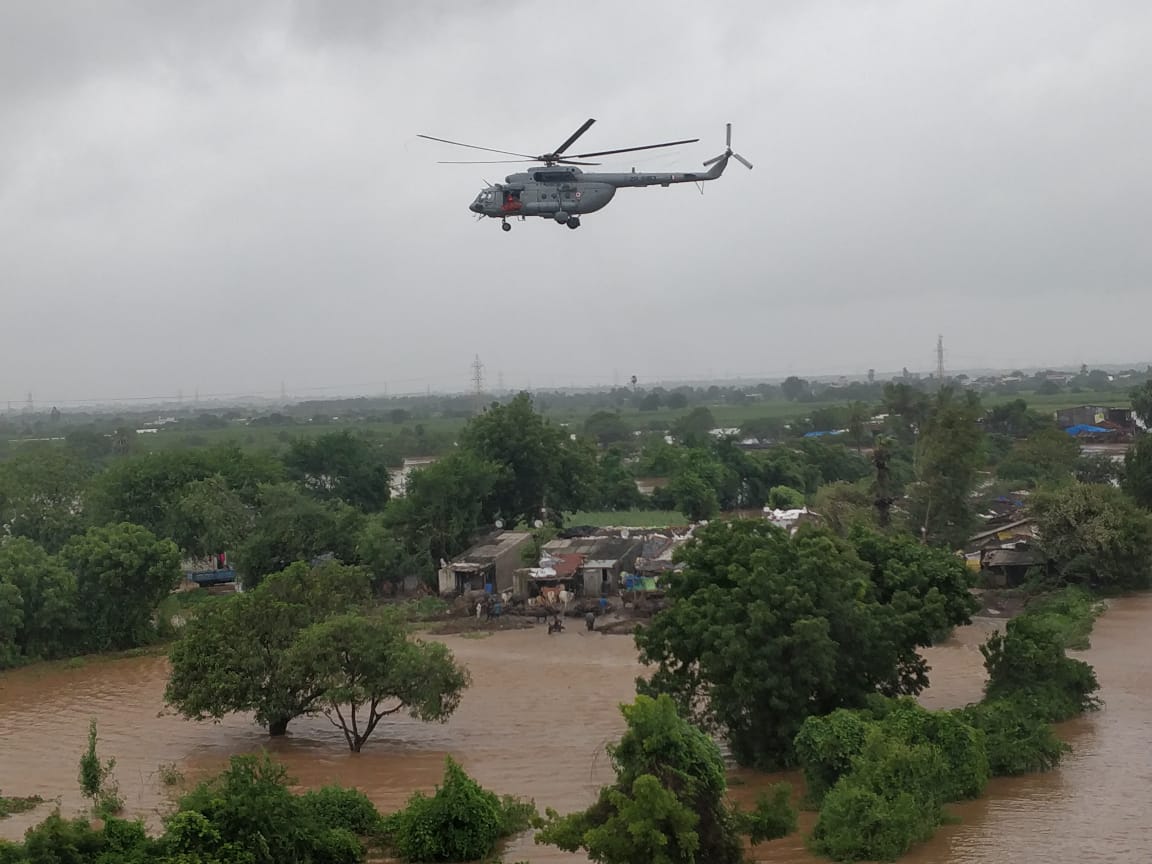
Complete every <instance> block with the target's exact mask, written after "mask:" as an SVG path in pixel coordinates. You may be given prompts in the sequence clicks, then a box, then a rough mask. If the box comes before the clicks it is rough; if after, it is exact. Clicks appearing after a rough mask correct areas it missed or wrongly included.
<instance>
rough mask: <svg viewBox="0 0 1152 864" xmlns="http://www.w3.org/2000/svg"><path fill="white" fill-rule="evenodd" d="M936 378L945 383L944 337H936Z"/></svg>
mask: <svg viewBox="0 0 1152 864" xmlns="http://www.w3.org/2000/svg"><path fill="white" fill-rule="evenodd" d="M936 380H937V381H939V382H940V383H941V384H943V383H944V337H943V336H937V337H936Z"/></svg>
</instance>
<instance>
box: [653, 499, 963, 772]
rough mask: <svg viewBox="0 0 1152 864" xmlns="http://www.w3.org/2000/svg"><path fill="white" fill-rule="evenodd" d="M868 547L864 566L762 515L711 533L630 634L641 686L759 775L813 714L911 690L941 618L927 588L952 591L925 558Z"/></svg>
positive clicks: (830, 542) (784, 759) (819, 534)
mask: <svg viewBox="0 0 1152 864" xmlns="http://www.w3.org/2000/svg"><path fill="white" fill-rule="evenodd" d="M874 542H875V544H876V546H877V548H878V550H879V551H877V552H876V553H875V554H872V553H869V554H870V555H871V557H872V559H874V562H875V563H872V562H871V561H869V560H864V559H862V558H861V557H860V556H859V555H858V554H857V553H856V550H855V548H854V547H853V546H852V545H851V544H850V543H848V542H847V541H845V540H842V539H839V538H837V537H835V536H834V535H832V534H831V533H830V532H827V531H826V530H822V529H821V530H813V529H801V530H800V531H798V532H797V533H796V534H795V535H794V536H791V537H790V536H789V534H788V533H787V532H785V531H783V530H781V529H778V528H775V527H773V526H772V525H770V524H768V523H766V522H763V521H760V520H738V521H731V522H724V523H716V524H712V525H708V526H707V527H705V528H704V529H702V530H700V531H699V532H697V534H696V537H695V539H694V540H693V541H692V542H690V543H689V544H687V545H686V546H685V547H684V549H683V551H682V552H681V553H680V555H681V560H682V561H683V563H684V565H685V569H684V571H683V573H682V574H680V575H679V576H678V578H677V579H676V580H675V581H674V582H673V583H672V585H671V587H670V589H669V592H668V596H669V600H670V603H669V606H668V608H666V609H665V610H663V611H662V612H660V613H659V614H657V615H656V617H655V618H654V619H653V620H652V623H651V624H650V625H649V626H648V627H646V628H644V629H643V630H641V631H640V632H639V633H638V634H637V636H636V642H637V645H638V646H639V648H640V657H641V660H642V661H643V662H644V663H647V664H652V665H655V666H656V670H655V673H654V674H653V676H652V678H651V680H650V681H649V682H644V681H640V682H638V686H639V687H640V688H641V690H642V692H665V693H668V694H670V695H671V696H673V697H674V698H675V699H676V700H677V702H678V703H679V704H680V705H681V707H682V709H683V710H685V711H688V712H690V713H691V716H693V717H695V718H696V719H697V721H698V722H700V723H701V724H703V725H704V726H705V727H706V728H708V729H711V730H714V731H717V732H718V733H720V734H722V735H724V736H725V738H726V739H727V740H728V743H729V744H730V746H731V748H732V752H733V755H734V756H735V757H736V758H737V759H738V760H739V761H740V762H741V763H743V764H748V765H757V766H762V767H769V766H779V765H782V764H789V763H790V762H791V761H792V758H793V755H792V740H793V738H794V737H795V734H796V732H797V730H798V729H799V727H800V724H801V723H803V721H804V719H805V718H806V717H807V716H809V715H810V714H824V713H827V712H828V711H832V710H834V709H836V708H840V707H853V706H858V705H860V704H863V701H864V699H865V698H866V697H867V696H868V694H870V693H874V692H876V691H877V690H879V691H881V692H883V693H886V694H893V695H895V694H915V693H917V692H919V690H920V689H921V688H922V687H923V686H924V684H925V675H924V671H925V670H924V667H923V664H922V662H920V661H919V659H918V657H917V655H916V650H915V649H916V646H917V645H919V644H924V643H925V642H926V641H929V640H930V638H931V635H932V634H934V633H935V632H937V630H938V629H939V627H940V626H941V624H942V622H944V621H947V620H948V615H947V614H945V615H943V616H941V615H940V614H938V610H937V606H938V605H939V604H937V602H936V601H935V599H934V598H935V595H932V593H931V592H932V589H933V588H937V590H938V591H939V592H940V593H941V594H950V593H951V590H952V589H949V588H946V587H940V586H937V585H936V584H935V580H934V579H933V578H932V576H931V575H924V576H920V575H919V574H916V573H914V572H910V571H915V570H917V569H918V568H920V567H922V566H925V564H924V562H917V561H915V560H908V561H901V554H900V552H899V550H896V551H892V550H890V549H888V548H887V547H885V546H884V545H883V543H884V541H882V540H875V541H874ZM907 557H910V556H907ZM928 563H929V564H930V565H931V566H936V565H937V564H938V562H937V561H935V560H933V561H931V562H928ZM877 567H879V568H880V569H881V571H883V575H884V579H885V581H883V582H881V583H880V584H877V582H875V581H873V580H874V572H875V570H876V569H877ZM882 597H886V598H887V599H888V600H890V601H891V602H884V601H883V600H882V599H881V598H882ZM941 602H943V601H941ZM925 607H926V608H925ZM952 619H953V621H954V623H959V620H963V618H962V617H961V616H959V615H958V614H955V613H953V614H952ZM957 619H958V620H957Z"/></svg>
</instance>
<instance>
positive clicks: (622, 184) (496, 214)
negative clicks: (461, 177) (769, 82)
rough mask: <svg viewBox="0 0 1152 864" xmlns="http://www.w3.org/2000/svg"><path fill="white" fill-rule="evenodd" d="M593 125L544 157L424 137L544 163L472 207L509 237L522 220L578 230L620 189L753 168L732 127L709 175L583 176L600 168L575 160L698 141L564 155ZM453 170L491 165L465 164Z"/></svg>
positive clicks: (480, 198) (693, 180) (484, 192)
mask: <svg viewBox="0 0 1152 864" xmlns="http://www.w3.org/2000/svg"><path fill="white" fill-rule="evenodd" d="M593 122H595V121H593V120H588V121H587V122H586V123H585V124H584V125H583V126H581V127H580V129H578V130H577V131H576V133H575V134H573V135H572V136H571V137H570V138H569V139H568V140H567V141H565V142H564V144H562V145H561V146H560V147H558V148H557V149H556V151H555V152H552V153H546V154H544V155H542V156H524V154H518V153H511V152H509V151H506V150H495V151H491V148H487V147H474V145H471V144H459V142H456V141H447V140H446V139H444V138H432V137H431V136H429V135H421V136H420V137H422V138H429V139H430V140H433V141H443V142H445V143H448V144H456V145H457V146H462V147H472V148H473V149H478V150H490V151H491V152H496V153H504V154H507V155H513V156H522V157H523V158H521V159H517V160H512V161H532V162H543V163H544V165H542V166H541V167H539V168H535V169H532V170H530V171H522V172H518V173H515V174H509V175H508V176H507V177H505V178H504V182H503V183H496V184H492V185H489V186H488V187H487V188H485V189H483V190H482V191H481V192H480V193H479V194H478V195H477V196H476V198H475V199H474V200H473V201H472V203H471V204H470V205H469V206H468V209H469V210H471V211H472V212H473V213H475V214H477V216H478V217H485V216H487V217H489V218H492V219H500V220H501V222H502V225H501V227H502V228H503V229H504V230H505V231H508V230H510V229H511V227H512V226H511V225H510V224H509V223H508V219H509V218H512V217H519V218H520V219H521V220H523V219H526V218H528V217H529V216H538V217H540V218H543V219H552V220H554V221H555V222H557V223H559V224H561V225H567V226H568V227H569V228H578V227H580V217H581V216H583V215H585V214H587V213H595V212H596V211H597V210H601V209H603V208H604V207H606V206H608V204H609V203H610V202H611V201H612V199H613V198H614V197H615V195H616V190H617V189H627V188H633V187H641V186H671V185H672V184H674V183H703V182H705V181H708V180H716V179H718V178H719V177H720V175H721V174H723V173H724V169H725V168H726V167H728V160H729V159H731V158H735V159H737V160H739V161H740V162H741V163H742V164H744V165H745V166H747V167H748V168H751V167H752V164H751V163H750V162H748V160H746V159H744V158H743V157H742V156H740V155H739V154H738V153H733V152H732V124H731V123H729V124H728V128H727V147H726V149H725V152H724V153H722V154H721V155H719V156H716V157H714V158H712V159H709V160H708V161H707V162H705V163H704V165H705V166H709V165H710V166H711V167H710V168H709V169H708V170H707V171H703V172H684V173H653V172H637V171H636V170H635V169H633V170H632V171H630V172H628V173H608V172H585V171H581V170H580V168H578V167H576V166H578V165H595V164H598V163H595V162H577V161H574V160H576V159H580V158H586V157H591V156H604V155H609V154H615V153H628V152H632V151H635V150H649V149H654V148H656V147H670V146H673V145H677V144H690V143H693V142H695V141H698V140H699V139H697V138H694V139H691V140H687V141H673V142H670V143H667V144H650V145H647V146H644V147H627V148H623V149H621V150H604V151H599V152H596V153H580V154H577V155H575V156H564V155H562V154H563V151H564V150H565V149H566V148H567V147H569V146H570V145H571V144H572V142H573V141H575V140H576V139H577V138H579V137H580V136H581V135H582V134H584V132H586V131H587V129H588V127H589V126H591V125H592V123H593ZM498 161H509V160H498ZM452 164H491V163H484V162H466V163H452Z"/></svg>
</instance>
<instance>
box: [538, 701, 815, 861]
mask: <svg viewBox="0 0 1152 864" xmlns="http://www.w3.org/2000/svg"><path fill="white" fill-rule="evenodd" d="M620 710H621V711H622V712H623V714H624V719H625V722H626V724H627V729H626V731H625V732H624V735H623V736H622V737H621V739H620V741H619V742H618V743H617V744H615V745H610V746H609V748H608V754H609V757H610V758H611V760H612V766H613V768H614V769H615V770H616V782H615V783H614V784H613V785H611V786H606V787H603V788H602V789H601V790H600V794H599V797H598V798H597V800H596V803H594V804H593V805H592V806H591V807H589V808H588V809H587V810H584V811H581V812H577V813H571V814H569V815H567V816H560V815H559V814H557V813H556V812H554V811H551V810H549V811H548V821H547V823H546V824H545V826H544V828H543V830H541V831H540V832H539V834H537V836H536V842H537V843H546V844H550V845H553V846H558V847H559V848H561V849H563V850H565V851H568V852H576V851H578V850H584V851H586V852H587V854H588V857H589V858H591V859H592V860H593V861H598V862H600V864H649V862H659V864H696V862H699V864H705V862H707V864H738V862H741V861H743V860H744V849H743V842H742V841H743V837H744V836H746V835H747V836H749V837H750V839H751V840H752V842H753V843H758V842H762V841H764V840H772V839H775V838H777V837H782V836H784V835H785V834H788V833H789V832H791V831H793V830H795V827H796V816H795V813H794V812H792V810H791V809H790V807H789V805H788V787H787V786H778V787H776V788H774V789H773V790H772V794H771V795H766V796H764V797H763V798H762V799H761V801H760V804H759V806H758V808H757V811H756V812H755V814H745V813H740V812H738V811H736V810H735V809H733V807H732V805H731V803H730V802H729V801H728V799H727V785H728V784H727V778H726V776H725V771H724V760H723V758H722V757H721V755H720V750H719V748H718V747H717V746H716V743H715V742H714V741H713V740H712V739H711V738H709V737H708V735H706V734H705V733H704V732H703V731H701V730H700V729H697V728H696V727H694V726H692V725H690V724H689V723H688V722H687V721H686V720H684V718H683V717H682V716H680V715H679V714H678V713H677V711H676V706H675V704H674V702H673V701H672V700H671V699H670V698H668V697H667V696H660V697H659V698H657V699H651V698H649V697H647V696H638V697H637V698H636V701H635V702H634V703H633V704H631V705H622V706H621V707H620Z"/></svg>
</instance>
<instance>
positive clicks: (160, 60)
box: [0, 0, 1152, 401]
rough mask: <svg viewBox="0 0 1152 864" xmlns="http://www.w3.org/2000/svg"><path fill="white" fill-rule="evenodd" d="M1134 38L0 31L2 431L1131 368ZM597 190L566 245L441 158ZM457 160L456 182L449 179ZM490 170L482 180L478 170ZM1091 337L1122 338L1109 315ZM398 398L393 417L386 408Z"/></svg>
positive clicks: (589, 27) (821, 19)
mask: <svg viewBox="0 0 1152 864" xmlns="http://www.w3.org/2000/svg"><path fill="white" fill-rule="evenodd" d="M1149 25H1152V8H1150V7H1147V5H1146V4H1142V3H1137V2H1127V3H1124V2H1119V3H1110V4H1091V3H1088V2H1063V3H1059V4H1052V3H1041V2H1040V0H1024V2H1019V3H1014V4H1008V5H1005V4H994V3H990V2H976V3H972V2H946V0H938V2H937V0H931V2H910V0H905V2H899V0H890V2H852V3H848V2H831V0H829V2H804V3H800V2H786V3H772V4H764V3H756V2H752V0H745V2H738V3H728V4H723V5H722V6H719V7H696V8H695V9H694V10H693V12H692V14H684V13H683V12H681V11H677V12H676V14H670V11H669V7H668V6H667V4H661V3H655V2H640V3H630V4H612V3H608V2H604V0H592V2H588V3H586V4H582V5H581V6H579V7H571V6H554V5H551V4H538V3H523V2H521V3H503V2H501V3H496V2H484V3H470V4H461V3H452V2H434V3H418V4H416V3H377V2H367V0H363V2H347V3H340V4H330V3H320V2H319V0H307V2H304V0H301V2H295V3H290V2H276V0H254V2H249V3H243V4H235V3H225V2H205V3H196V4H188V3H181V2H175V0H173V2H155V3H148V4H136V3H127V2H122V0H115V2H114V0H109V2H103V3H100V4H92V3H83V2H75V3H53V4H43V3H36V2H16V3H8V4H4V5H3V6H0V238H2V239H0V279H2V281H3V285H4V304H5V312H6V313H7V314H6V315H5V320H6V324H5V333H4V339H3V341H2V343H0V344H2V347H0V368H3V369H5V370H6V372H5V375H4V378H3V381H4V386H3V387H0V398H12V399H14V400H15V399H19V398H22V396H23V394H24V393H25V392H26V391H28V390H32V391H33V392H34V393H37V394H41V396H38V397H37V398H38V401H40V400H41V397H42V399H43V400H51V399H59V400H75V399H84V398H89V397H93V396H96V395H100V396H105V395H135V394H152V393H175V392H176V391H177V390H178V389H183V390H184V391H185V392H186V393H190V392H192V391H193V390H194V389H196V388H199V389H200V390H201V391H202V392H236V391H240V390H245V391H263V392H276V391H278V390H279V386H280V382H281V381H284V382H285V384H286V386H287V387H288V389H289V390H292V389H293V388H296V389H299V390H301V391H304V390H306V389H308V388H320V387H324V388H338V389H342V390H357V389H377V390H379V389H382V388H383V387H384V386H385V385H387V386H388V387H389V390H390V391H396V390H398V389H404V388H405V387H408V388H410V389H413V390H422V389H423V388H424V386H425V385H430V386H433V387H437V388H440V387H447V388H450V387H458V388H464V387H466V386H467V382H468V375H469V369H468V364H469V362H470V360H471V358H472V356H473V355H474V354H476V353H479V354H480V355H481V356H482V358H483V359H484V360H485V362H486V364H487V365H488V367H489V370H490V374H491V375H495V373H496V371H497V370H499V371H502V372H503V373H504V377H505V380H506V382H507V383H509V384H510V385H516V386H523V385H526V384H527V383H529V382H531V383H532V384H533V385H534V386H547V385H549V384H566V383H572V382H578V381H585V382H607V383H610V380H611V379H612V378H613V376H623V377H627V376H628V375H631V374H633V373H635V374H637V375H640V376H641V377H642V378H644V379H646V380H652V379H655V378H661V377H677V376H686V375H703V374H707V373H708V372H709V370H711V371H712V372H713V373H714V374H720V373H722V372H724V371H728V372H732V373H734V374H735V373H740V374H744V375H749V376H752V375H758V374H773V373H779V372H785V373H786V372H788V371H797V372H801V373H805V372H809V373H811V372H813V371H820V370H828V371H839V370H843V371H846V372H852V371H863V370H866V369H868V368H878V369H891V368H897V369H898V368H900V367H901V366H908V367H910V368H914V369H915V368H928V367H930V366H931V365H932V362H933V348H934V345H935V337H936V334H937V333H944V334H945V340H946V343H947V344H948V346H949V347H950V349H951V350H952V351H953V352H954V353H955V356H956V357H957V358H959V357H967V358H971V365H996V364H999V363H1004V364H1005V365H1018V364H1020V363H1022V362H1025V361H1026V360H1027V359H1028V358H1031V360H1032V362H1035V363H1065V362H1067V363H1079V362H1081V361H1086V362H1109V361H1126V360H1131V361H1136V360H1139V359H1141V356H1142V354H1143V348H1142V347H1141V346H1142V339H1143V329H1144V328H1143V327H1142V325H1141V321H1142V320H1144V318H1145V317H1146V315H1147V314H1148V313H1150V312H1152V300H1149V299H1148V297H1149V296H1150V295H1149V294H1148V292H1147V291H1146V290H1143V289H1145V288H1146V286H1147V285H1148V283H1149V277H1150V275H1152V252H1149V251H1148V244H1147V243H1146V242H1144V239H1143V233H1144V226H1145V225H1146V224H1147V223H1148V217H1149V215H1150V214H1149V212H1148V211H1149V206H1150V205H1149V203H1148V202H1149V201H1150V200H1152V197H1150V196H1149V192H1150V191H1152V190H1150V189H1149V186H1150V172H1149V168H1148V165H1147V161H1148V160H1147V157H1146V155H1145V154H1146V153H1147V152H1149V151H1150V150H1152V129H1150V124H1152V120H1150V119H1149V118H1152V111H1150V110H1149V109H1150V108H1152V104H1149V103H1150V102H1152V74H1150V73H1152V68H1150V67H1152V60H1149V58H1148V55H1147V52H1146V51H1145V50H1144V47H1143V45H1142V41H1141V37H1142V34H1144V33H1147V32H1149ZM586 117H596V118H597V121H598V122H597V123H596V125H595V126H593V127H592V129H591V130H589V132H588V133H587V134H586V135H585V136H584V138H582V139H581V142H580V145H581V147H586V148H587V149H601V148H609V147H619V146H629V145H635V144H644V143H650V142H652V141H662V140H668V139H670V138H681V137H696V136H699V137H700V138H701V139H702V140H701V141H700V143H699V144H695V145H686V146H683V147H678V148H674V149H672V150H669V151H653V152H651V153H647V154H633V155H626V156H622V157H618V158H615V159H606V160H605V166H604V167H605V169H606V170H627V169H628V168H629V167H631V166H632V165H636V166H638V167H642V168H646V169H650V170H680V169H683V168H690V167H692V166H694V165H698V164H699V163H700V162H701V161H703V160H704V159H706V158H708V157H710V156H713V155H715V154H717V153H719V152H720V151H721V149H722V147H723V138H722V135H723V124H724V123H725V122H727V121H732V122H733V123H734V144H735V146H736V149H737V150H739V152H741V153H743V154H744V155H745V156H747V157H748V158H749V159H751V160H752V161H753V162H754V163H755V165H756V168H755V170H753V171H752V172H748V171H745V170H744V169H743V168H742V167H740V166H737V165H733V166H732V167H731V168H730V169H729V173H728V174H727V175H726V176H725V177H724V178H723V179H722V180H721V181H720V182H718V183H714V184H709V185H708V186H707V188H706V190H705V194H704V195H703V196H700V195H698V194H697V193H696V192H695V190H694V189H693V188H692V187H690V186H682V187H674V188H671V189H659V188H657V189H650V190H623V191H621V192H620V193H619V194H618V195H617V197H616V199H615V201H614V202H613V203H612V204H611V206H609V207H608V208H607V209H605V210H603V211H601V212H600V213H598V214H594V215H592V216H589V217H587V218H586V219H585V220H584V226H583V227H582V228H581V229H580V230H579V231H576V232H573V231H568V230H561V229H559V228H558V226H555V225H553V224H551V223H547V222H528V223H524V224H519V223H518V224H516V226H515V230H514V231H512V232H511V233H509V234H508V235H504V234H503V233H502V232H500V231H499V230H498V229H497V226H496V225H495V224H493V223H491V222H483V223H479V224H477V223H474V222H473V221H472V219H471V218H470V214H469V213H468V212H467V204H468V202H469V201H470V200H471V199H472V197H473V196H474V195H475V193H476V191H477V190H478V189H479V188H480V187H481V185H482V183H483V181H484V180H489V181H495V180H500V179H501V178H502V176H503V174H505V173H510V172H511V171H513V170H517V166H501V165H475V166H450V165H437V164H435V163H436V160H440V159H466V158H469V152H470V151H466V150H458V149H456V148H452V147H449V146H448V145H441V144H436V143H433V142H428V141H424V140H421V139H418V138H416V137H415V135H416V133H417V132H424V133H428V134H432V135H439V136H443V137H448V138H453V139H455V140H463V141H468V142H473V143H477V144H481V145H483V146H490V147H496V148H501V149H512V150H517V151H522V152H540V151H543V150H546V149H549V148H551V147H554V146H555V145H556V144H558V143H559V142H560V141H562V140H563V139H564V138H565V137H567V135H568V134H569V133H570V132H571V131H572V130H573V129H575V128H576V127H577V126H578V125H579V124H580V123H581V122H582V121H583V120H584V119H585V118H586ZM478 155H479V154H478ZM481 158H482V156H481ZM1117 309H1122V310H1123V313H1124V314H1121V315H1117V314H1116V311H1117ZM401 382H403V383H401Z"/></svg>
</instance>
